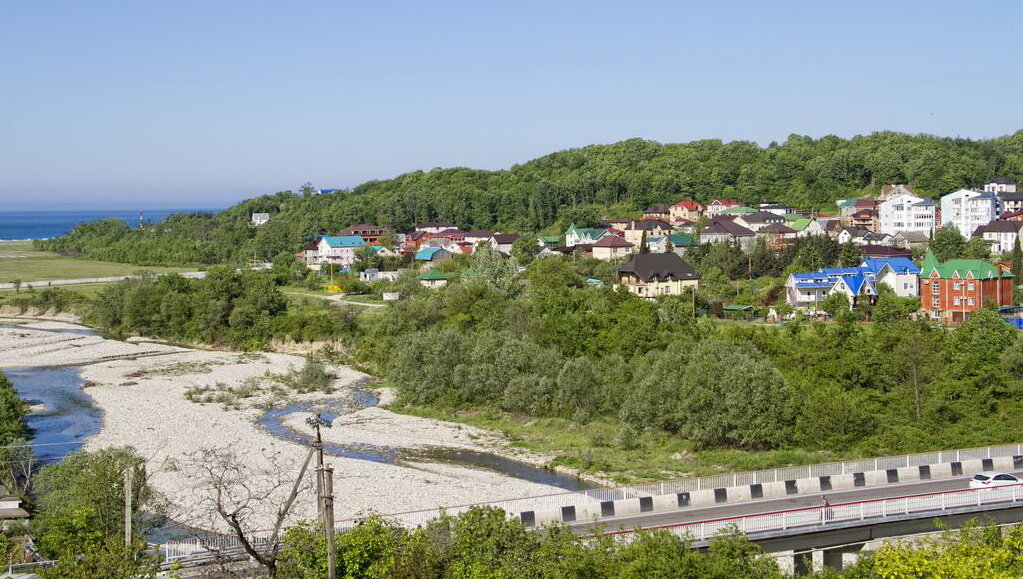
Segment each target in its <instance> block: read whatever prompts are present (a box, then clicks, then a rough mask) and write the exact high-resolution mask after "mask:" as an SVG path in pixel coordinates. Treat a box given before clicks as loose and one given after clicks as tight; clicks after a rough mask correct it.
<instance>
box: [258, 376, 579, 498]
mask: <svg viewBox="0 0 1023 579" xmlns="http://www.w3.org/2000/svg"><path fill="white" fill-rule="evenodd" d="M356 399H357V400H358V401H359V403H360V404H361V405H362V406H365V407H371V406H376V405H377V403H378V402H379V398H378V397H377V396H376V394H375V393H374V392H371V391H368V390H362V391H361V392H360V394H359V395H358V396H357V397H356ZM324 404H325V402H324V401H317V402H297V403H294V404H290V405H288V406H286V407H284V408H280V409H275V410H271V411H269V412H267V413H266V414H264V415H263V416H262V417H261V418H260V419H259V425H260V426H261V427H262V428H263V429H264V430H266V431H267V432H268V433H270V434H272V435H273V436H275V437H277V438H281V439H283V440H289V441H292V442H298V443H300V444H303V445H308V444H312V442H313V441H314V438H313V435H312V428H311V427H310V429H309V432H310V433H309V434H306V433H300V432H296V431H294V430H292V429H291V428H288V427H287V426H285V425H284V424H283V418H284V417H285V416H287V415H289V414H292V413H295V412H315V411H317V410H319V411H320V415H321V416H322V417H323V418H325V419H327V420H328V421H332V420H334V419H336V418H337V417H338V415H339V413H338V412H337V411H336V410H334V409H331V408H330V407H329V405H328V406H327V407H326V409H324V408H322V406H323V405H324ZM327 404H329V403H327ZM323 450H324V452H325V453H327V454H329V455H332V456H340V457H345V458H355V459H360V460H370V461H373V462H382V463H386V464H398V465H401V464H406V463H408V462H441V463H448V464H454V465H457V466H468V467H473V468H484V469H487V470H492V471H495V472H498V473H500V474H504V475H507V476H511V477H515V478H518V479H523V480H528V481H530V482H535V483H540V484H545V485H551V486H555V487H559V488H563V489H566V490H573V491H575V490H581V489H586V488H594V487H595V486H596V485H594V484H591V483H588V482H587V481H584V480H582V479H580V478H578V477H576V476H574V475H570V474H565V473H561V472H557V471H555V470H551V469H546V468H542V467H538V466H535V465H532V464H529V463H526V462H522V461H519V460H514V459H510V458H507V457H504V456H500V455H497V454H492V453H489V452H480V451H476V450H463V449H456V448H449V447H443V446H427V447H424V448H422V449H409V448H393V447H388V446H377V445H371V444H335V443H324V445H323Z"/></svg>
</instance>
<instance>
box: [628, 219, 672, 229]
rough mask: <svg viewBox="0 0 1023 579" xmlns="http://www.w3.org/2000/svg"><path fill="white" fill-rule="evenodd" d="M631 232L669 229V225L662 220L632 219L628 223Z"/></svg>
mask: <svg viewBox="0 0 1023 579" xmlns="http://www.w3.org/2000/svg"><path fill="white" fill-rule="evenodd" d="M629 229H632V230H634V231H635V230H637V229H641V230H647V231H649V230H651V229H671V224H670V223H668V222H667V221H664V220H663V219H634V220H633V221H631V222H630V223H629Z"/></svg>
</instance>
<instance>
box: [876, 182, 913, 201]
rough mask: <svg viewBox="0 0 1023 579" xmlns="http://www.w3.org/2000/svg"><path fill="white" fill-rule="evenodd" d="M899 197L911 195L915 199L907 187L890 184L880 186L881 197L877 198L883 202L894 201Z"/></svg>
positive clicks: (911, 189)
mask: <svg viewBox="0 0 1023 579" xmlns="http://www.w3.org/2000/svg"><path fill="white" fill-rule="evenodd" d="M899 195H912V196H914V197H916V193H915V192H914V191H913V188H912V187H910V186H909V185H898V184H892V185H882V186H881V197H879V198H878V200H879V201H881V202H884V201H888V200H890V199H895V198H896V197H898V196H899Z"/></svg>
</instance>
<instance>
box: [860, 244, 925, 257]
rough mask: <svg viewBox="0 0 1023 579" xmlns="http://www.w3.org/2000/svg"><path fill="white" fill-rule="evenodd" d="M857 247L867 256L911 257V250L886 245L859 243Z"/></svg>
mask: <svg viewBox="0 0 1023 579" xmlns="http://www.w3.org/2000/svg"><path fill="white" fill-rule="evenodd" d="M857 249H859V250H860V251H861V252H862V253H863V254H864V255H866V256H867V257H913V250H911V249H901V248H898V247H888V246H887V245H861V246H859V247H858V248H857Z"/></svg>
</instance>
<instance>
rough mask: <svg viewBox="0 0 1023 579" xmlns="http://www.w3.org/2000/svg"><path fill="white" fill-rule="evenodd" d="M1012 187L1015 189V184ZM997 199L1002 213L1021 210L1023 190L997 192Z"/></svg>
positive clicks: (1022, 206)
mask: <svg viewBox="0 0 1023 579" xmlns="http://www.w3.org/2000/svg"><path fill="white" fill-rule="evenodd" d="M1013 189H1015V186H1013ZM998 201H999V205H1001V208H1002V214H1003V215H1004V214H1005V213H1018V212H1020V211H1023V192H1017V191H1006V192H1005V193H998Z"/></svg>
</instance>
